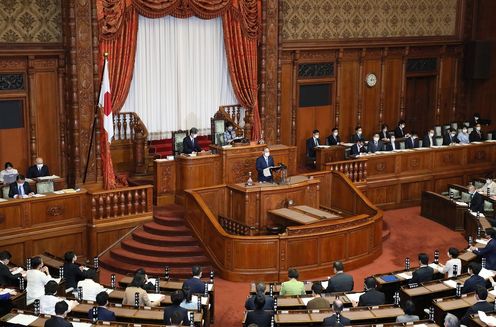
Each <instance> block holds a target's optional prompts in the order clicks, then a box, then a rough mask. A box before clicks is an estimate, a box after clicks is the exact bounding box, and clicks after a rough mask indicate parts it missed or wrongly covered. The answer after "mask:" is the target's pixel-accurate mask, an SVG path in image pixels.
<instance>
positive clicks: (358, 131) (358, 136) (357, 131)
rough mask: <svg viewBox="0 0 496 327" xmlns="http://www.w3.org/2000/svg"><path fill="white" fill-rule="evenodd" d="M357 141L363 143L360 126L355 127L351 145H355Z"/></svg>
mask: <svg viewBox="0 0 496 327" xmlns="http://www.w3.org/2000/svg"><path fill="white" fill-rule="evenodd" d="M357 141H361V142H362V143H365V138H364V137H363V130H362V126H357V127H356V128H355V134H353V135H352V136H351V143H356V142H357Z"/></svg>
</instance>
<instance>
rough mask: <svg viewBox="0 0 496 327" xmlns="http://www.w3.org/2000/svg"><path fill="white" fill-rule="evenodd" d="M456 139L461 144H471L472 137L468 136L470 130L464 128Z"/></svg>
mask: <svg viewBox="0 0 496 327" xmlns="http://www.w3.org/2000/svg"><path fill="white" fill-rule="evenodd" d="M456 139H457V140H458V141H459V142H460V144H469V143H470V136H469V135H468V129H467V127H466V126H463V128H462V129H461V131H460V132H458V134H457V135H456Z"/></svg>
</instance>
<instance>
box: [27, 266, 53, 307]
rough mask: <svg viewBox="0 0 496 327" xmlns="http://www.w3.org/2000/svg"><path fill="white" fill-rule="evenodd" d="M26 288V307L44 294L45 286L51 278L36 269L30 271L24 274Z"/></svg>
mask: <svg viewBox="0 0 496 327" xmlns="http://www.w3.org/2000/svg"><path fill="white" fill-rule="evenodd" d="M26 279H27V286H26V302H27V304H28V305H30V304H31V303H33V302H34V300H36V299H39V298H40V297H41V296H42V295H44V294H45V284H46V283H48V282H49V281H50V280H53V278H52V277H50V276H48V275H47V274H45V273H44V272H42V271H39V270H38V269H30V270H28V271H27V273H26Z"/></svg>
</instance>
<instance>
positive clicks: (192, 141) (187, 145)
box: [183, 127, 202, 154]
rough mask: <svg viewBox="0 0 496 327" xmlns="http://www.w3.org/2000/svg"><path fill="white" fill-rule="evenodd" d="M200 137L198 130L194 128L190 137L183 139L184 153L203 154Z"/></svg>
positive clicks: (190, 131)
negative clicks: (199, 141) (197, 138)
mask: <svg viewBox="0 0 496 327" xmlns="http://www.w3.org/2000/svg"><path fill="white" fill-rule="evenodd" d="M197 136H198V129H197V128H195V127H193V128H192V129H190V130H189V135H187V136H186V137H185V138H184V139H183V153H185V154H192V153H193V152H201V151H202V148H201V147H200V145H198V141H197V140H196V137H197Z"/></svg>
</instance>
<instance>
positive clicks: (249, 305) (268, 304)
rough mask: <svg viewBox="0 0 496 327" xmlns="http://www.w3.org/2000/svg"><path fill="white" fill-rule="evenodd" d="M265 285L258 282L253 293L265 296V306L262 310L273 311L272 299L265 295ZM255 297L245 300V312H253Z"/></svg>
mask: <svg viewBox="0 0 496 327" xmlns="http://www.w3.org/2000/svg"><path fill="white" fill-rule="evenodd" d="M265 290H266V288H265V284H264V283H262V282H258V283H257V284H256V286H255V292H256V294H260V295H263V296H265V305H264V310H273V309H274V299H273V298H272V296H270V295H265ZM256 294H255V295H253V296H250V297H249V298H248V299H246V302H245V309H246V310H255V296H256Z"/></svg>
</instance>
